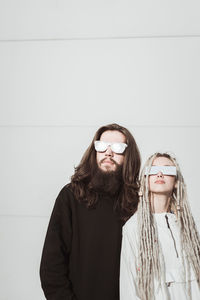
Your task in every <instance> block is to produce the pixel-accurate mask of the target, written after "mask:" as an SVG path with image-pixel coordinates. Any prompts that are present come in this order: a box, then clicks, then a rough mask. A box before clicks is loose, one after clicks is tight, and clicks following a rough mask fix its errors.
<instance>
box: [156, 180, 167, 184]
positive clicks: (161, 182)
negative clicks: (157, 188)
mask: <svg viewBox="0 0 200 300" xmlns="http://www.w3.org/2000/svg"><path fill="white" fill-rule="evenodd" d="M155 183H158V184H164V183H165V182H164V180H156V181H155Z"/></svg>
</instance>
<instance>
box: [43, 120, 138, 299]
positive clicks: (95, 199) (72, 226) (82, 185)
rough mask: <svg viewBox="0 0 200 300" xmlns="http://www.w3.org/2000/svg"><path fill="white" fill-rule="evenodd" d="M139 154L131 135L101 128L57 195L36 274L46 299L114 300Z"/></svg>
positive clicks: (115, 127) (134, 199) (113, 127)
mask: <svg viewBox="0 0 200 300" xmlns="http://www.w3.org/2000/svg"><path fill="white" fill-rule="evenodd" d="M139 169H140V154H139V150H138V147H137V145H136V142H135V140H134V138H133V136H132V135H131V133H130V132H129V131H128V130H127V129H126V128H124V127H122V126H119V125H117V124H111V125H107V126H103V127H101V128H100V129H99V130H98V131H97V132H96V134H95V136H94V139H93V141H92V143H91V145H90V146H89V148H88V149H87V151H86V152H85V154H84V156H83V158H82V160H81V162H80V164H79V166H78V167H77V168H76V169H75V173H74V175H73V176H72V178H71V183H70V184H68V185H66V186H65V187H64V188H63V189H62V190H61V192H60V194H59V195H58V197H57V199H56V203H55V206H54V209H53V212H52V215H51V219H50V223H49V227H48V230H47V235H46V239H45V244H44V249H43V254H42V260H41V267H40V275H41V282H42V288H43V290H44V294H45V296H46V298H47V299H48V300H118V299H119V265H120V250H121V238H122V236H121V235H122V233H121V229H122V225H123V224H124V222H125V221H126V220H127V219H128V218H129V217H130V216H131V215H132V214H133V213H134V212H135V210H136V209H137V204H138V196H137V193H138V174H139Z"/></svg>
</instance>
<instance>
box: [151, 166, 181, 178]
mask: <svg viewBox="0 0 200 300" xmlns="http://www.w3.org/2000/svg"><path fill="white" fill-rule="evenodd" d="M159 172H161V173H162V174H163V175H172V176H176V175H177V171H176V167H175V166H151V167H146V169H145V175H147V174H148V175H156V174H158V173H159Z"/></svg>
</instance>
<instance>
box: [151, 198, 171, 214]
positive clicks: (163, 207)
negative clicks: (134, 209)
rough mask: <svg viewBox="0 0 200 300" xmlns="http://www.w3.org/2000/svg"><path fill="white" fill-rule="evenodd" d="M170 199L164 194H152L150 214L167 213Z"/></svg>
mask: <svg viewBox="0 0 200 300" xmlns="http://www.w3.org/2000/svg"><path fill="white" fill-rule="evenodd" d="M169 203H170V197H169V196H168V195H165V194H152V195H151V211H152V213H158V214H159V213H164V212H168V209H169Z"/></svg>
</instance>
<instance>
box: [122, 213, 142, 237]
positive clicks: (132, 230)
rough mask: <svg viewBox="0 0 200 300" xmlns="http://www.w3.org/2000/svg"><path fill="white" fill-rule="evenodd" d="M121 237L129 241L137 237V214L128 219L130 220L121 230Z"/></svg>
mask: <svg viewBox="0 0 200 300" xmlns="http://www.w3.org/2000/svg"><path fill="white" fill-rule="evenodd" d="M122 233H123V236H125V235H126V236H127V237H128V239H129V240H132V239H134V240H135V238H136V237H137V236H138V214H137V212H136V213H135V214H134V215H133V216H132V217H130V219H129V220H128V221H127V222H126V223H125V224H124V226H123V228H122Z"/></svg>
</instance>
